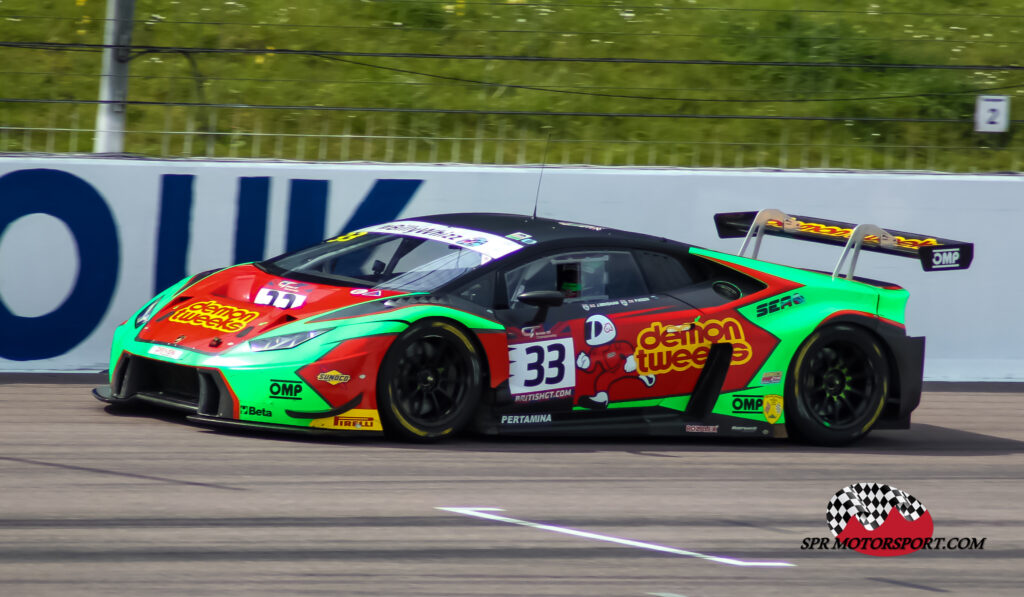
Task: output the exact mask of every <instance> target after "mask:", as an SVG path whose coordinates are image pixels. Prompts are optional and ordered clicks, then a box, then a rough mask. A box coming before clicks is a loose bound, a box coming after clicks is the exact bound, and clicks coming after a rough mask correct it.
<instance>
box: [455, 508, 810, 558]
mask: <svg viewBox="0 0 1024 597" xmlns="http://www.w3.org/2000/svg"><path fill="white" fill-rule="evenodd" d="M437 509H438V510H446V511H448V512H454V513H456V514H462V515H463V516H475V517H476V518H483V519H486V520H493V521H495V522H506V523H508V524H516V525H519V526H523V527H530V528H533V529H540V530H542V531H553V532H555V533H563V534H565V535H573V536H575V537H583V538H584V539H594V540H597V541H607V542H609V543H618V544H620V545H628V546H629V547H639V548H641V549H650V550H653V551H661V552H664V553H672V554H675V555H678V556H686V557H689V558H699V559H702V560H708V561H711V562H715V563H717V564H727V565H729V566H762V567H788V566H796V564H791V563H790V562H748V561H746V560H736V559H733V558H723V557H721V556H712V555H708V554H703V553H697V552H695V551H686V550H684V549H676V548H675V547H667V546H664V545H656V544H654V543H644V542H643V541H633V540H632V539H622V538H620V537H612V536H610V535H599V534H597V533H590V532H587V531H578V530H576V529H567V528H565V527H556V526H554V525H551V524H542V523H539V522H530V521H528V520H519V519H516V518H509V517H507V516H501V515H499V514H491V512H504V511H505V510H504V508H443V507H440V506H439V507H437Z"/></svg>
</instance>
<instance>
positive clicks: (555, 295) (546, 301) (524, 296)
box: [516, 290, 565, 325]
mask: <svg viewBox="0 0 1024 597" xmlns="http://www.w3.org/2000/svg"><path fill="white" fill-rule="evenodd" d="M516 300H518V301H519V302H520V303H523V304H526V305H530V306H531V307H537V315H536V316H534V318H533V320H532V321H530V322H529V324H528V325H537V324H541V323H544V320H545V319H547V318H548V309H549V308H551V307H558V306H560V305H561V304H562V303H564V302H565V294H563V293H562V292H561V291H560V290H531V291H529V292H522V293H520V294H519V296H517V297H516Z"/></svg>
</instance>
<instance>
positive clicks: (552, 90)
mask: <svg viewBox="0 0 1024 597" xmlns="http://www.w3.org/2000/svg"><path fill="white" fill-rule="evenodd" d="M321 58H326V59H328V60H333V61H336V62H344V63H346V64H355V65H359V66H365V67H369V68H375V69H381V70H387V71H393V72H399V73H404V74H411V75H419V76H422V77H433V78H436V79H443V80H446V81H458V82H460V83H470V84H474V85H487V86H492V87H505V88H510V89H524V90H529V91H543V92H547V93H563V94H568V95H583V96H588V97H605V98H613V99H637V100H658V101H673V102H707V103H750V104H767V103H773V104H774V103H806V102H856V101H873V100H891V99H907V98H912V97H942V96H948V95H964V94H973V93H979V92H982V91H1000V90H1004V89H1016V88H1018V87H1024V83H1020V84H1015V85H1003V86H998V87H976V88H972V89H965V90H962V91H953V92H947V93H936V92H922V93H906V94H902V95H878V96H869V97H831V98H791V97H790V98H762V99H731V98H694V97H659V96H649V95H627V94H616V93H598V92H593V91H575V90H571V89H559V88H555V87H539V86H534V85H513V84H510V83H495V82H491V81H479V80H474V79H464V78H461V77H451V76H447V75H438V74H432V73H424V72H419V71H412V70H407V69H404V68H394V67H390V66H380V65H375V64H367V63H365V62H359V61H356V60H347V59H344V58H337V57H334V56H321Z"/></svg>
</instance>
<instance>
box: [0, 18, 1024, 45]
mask: <svg viewBox="0 0 1024 597" xmlns="http://www.w3.org/2000/svg"><path fill="white" fill-rule="evenodd" d="M956 16H962V15H956ZM8 18H19V19H44V20H63V21H78V20H79V18H78V17H59V16H50V15H16V16H14V17H10V16H9V17H8ZM106 20H107V19H93V21H95V22H103V21H106ZM132 22H133V23H134V24H136V25H140V24H141V25H202V26H218V27H220V26H237V27H267V28H286V29H303V28H307V29H337V30H355V31H386V32H394V33H421V32H435V33H443V34H445V35H451V34H453V33H481V34H486V35H494V34H534V35H559V36H562V35H579V36H589V35H596V36H604V37H611V36H617V37H644V38H687V39H758V40H773V39H774V40H800V41H863V42H883V43H919V44H923V43H938V44H969V45H1003V44H1006V45H1024V41H1016V40H1000V39H958V38H951V39H920V38H909V37H907V38H901V37H839V36H821V35H817V36H814V35H722V34H702V33H656V32H650V31H643V32H631V31H574V30H558V29H556V30H548V29H473V28H463V27H452V28H447V27H412V26H409V25H402V26H399V27H396V26H387V25H332V24H309V23H261V22H254V21H192V20H175V19H160V20H158V21H154V20H152V19H135V20H133V21H132Z"/></svg>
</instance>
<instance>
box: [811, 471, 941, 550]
mask: <svg viewBox="0 0 1024 597" xmlns="http://www.w3.org/2000/svg"><path fill="white" fill-rule="evenodd" d="M893 508H896V509H897V510H898V511H899V513H900V514H902V515H903V517H904V518H906V519H907V520H908V521H910V522H913V521H915V520H917V519H918V518H921V516H923V515H924V513H925V512H927V511H928V510H927V509H926V508H925V507H924V504H922V503H921V502H919V501H917V499H916V498H914V496H912V495H910V494H909V493H907V492H905V491H902V490H900V489H897V488H895V487H892V486H891V485H883V484H879V483H854V484H853V485H850V486H848V487H844V488H842V489H841V490H839V491H838V492H836V494H835V496H833V497H832V499H831V500H830V501H829V503H828V509H826V510H825V522H827V523H828V528H829V530H830V531H832V534H833V535H835V536H836V537H838V536H839V534H840V533H842V532H843V529H845V528H846V523H848V522H850V518H851V517H853V516H856V517H857V520H859V521H860V523H861V524H862V525H864V528H865V529H867V530H869V531H873V530H875V529H877V528H878V527H880V526H882V523H883V522H885V519H886V518H888V517H889V512H891V511H892V509H893Z"/></svg>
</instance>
